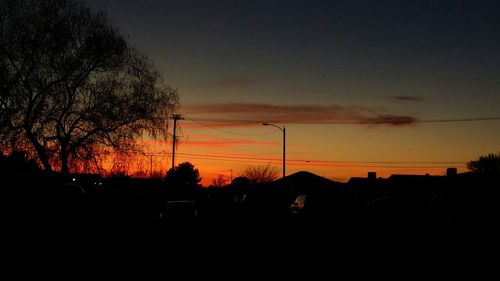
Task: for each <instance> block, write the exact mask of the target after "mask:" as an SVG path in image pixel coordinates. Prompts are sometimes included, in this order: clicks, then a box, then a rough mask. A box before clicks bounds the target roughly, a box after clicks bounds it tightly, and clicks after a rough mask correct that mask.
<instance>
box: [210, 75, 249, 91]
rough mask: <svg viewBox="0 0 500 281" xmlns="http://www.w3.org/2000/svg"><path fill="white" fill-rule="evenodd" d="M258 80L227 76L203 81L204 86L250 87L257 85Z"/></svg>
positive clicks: (221, 87)
mask: <svg viewBox="0 0 500 281" xmlns="http://www.w3.org/2000/svg"><path fill="white" fill-rule="evenodd" d="M256 84H257V82H256V81H255V80H253V79H250V78H245V77H227V78H224V79H218V80H209V81H205V82H204V83H203V85H204V86H206V87H209V88H213V89H231V90H233V89H242V88H250V87H252V86H254V85H256Z"/></svg>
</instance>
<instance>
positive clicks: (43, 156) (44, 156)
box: [26, 132, 52, 173]
mask: <svg viewBox="0 0 500 281" xmlns="http://www.w3.org/2000/svg"><path fill="white" fill-rule="evenodd" d="M26 135H27V137H28V139H29V140H30V142H31V144H32V145H33V147H34V148H35V151H36V153H37V155H38V159H40V162H42V165H43V169H44V170H45V172H49V173H51V172H52V165H50V162H49V158H48V157H47V152H46V151H45V149H44V148H43V146H42V145H41V144H40V143H39V142H38V140H37V139H36V137H35V136H34V135H33V134H32V133H31V132H27V133H26Z"/></svg>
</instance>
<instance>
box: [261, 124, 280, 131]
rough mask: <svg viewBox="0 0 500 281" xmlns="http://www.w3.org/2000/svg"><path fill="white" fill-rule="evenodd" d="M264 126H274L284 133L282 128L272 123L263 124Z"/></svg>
mask: <svg viewBox="0 0 500 281" xmlns="http://www.w3.org/2000/svg"><path fill="white" fill-rule="evenodd" d="M262 125H264V126H273V127H275V128H278V129H280V130H281V131H282V132H283V128H281V127H280V126H277V125H274V124H272V123H262Z"/></svg>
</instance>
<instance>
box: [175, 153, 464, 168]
mask: <svg viewBox="0 0 500 281" xmlns="http://www.w3.org/2000/svg"><path fill="white" fill-rule="evenodd" d="M178 155H184V156H194V157H208V158H214V159H234V160H258V161H282V159H279V158H263V157H243V156H230V155H214V154H197V153H178ZM288 162H292V163H293V162H298V163H299V164H307V163H323V164H342V163H349V164H409V165H411V164H428V165H444V164H464V163H465V162H466V161H341V160H307V159H288V160H287V163H288Z"/></svg>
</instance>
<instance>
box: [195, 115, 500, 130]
mask: <svg viewBox="0 0 500 281" xmlns="http://www.w3.org/2000/svg"><path fill="white" fill-rule="evenodd" d="M188 120H189V121H193V122H213V123H239V124H248V125H260V124H261V123H262V120H245V119H224V118H189V119H188ZM496 120H500V117H469V118H451V119H422V120H418V119H414V120H409V121H408V122H404V123H400V125H405V124H414V123H453V122H480V121H496ZM272 122H273V123H283V124H297V125H378V124H398V122H397V121H396V122H395V121H394V120H375V121H374V120H366V121H356V120H351V119H350V120H337V121H311V122H303V121H285V120H272ZM200 125H201V124H200ZM210 127H212V128H215V127H213V126H210Z"/></svg>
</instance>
